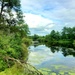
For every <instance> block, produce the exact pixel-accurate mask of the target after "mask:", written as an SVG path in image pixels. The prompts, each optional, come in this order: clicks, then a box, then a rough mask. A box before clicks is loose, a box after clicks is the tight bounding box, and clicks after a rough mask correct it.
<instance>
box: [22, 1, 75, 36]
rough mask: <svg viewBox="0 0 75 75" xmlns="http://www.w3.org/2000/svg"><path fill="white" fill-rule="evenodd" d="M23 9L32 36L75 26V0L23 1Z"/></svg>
mask: <svg viewBox="0 0 75 75" xmlns="http://www.w3.org/2000/svg"><path fill="white" fill-rule="evenodd" d="M21 8H22V11H23V13H24V15H25V17H24V20H25V22H26V23H27V24H28V26H29V29H30V32H31V35H34V34H38V35H47V34H49V33H50V32H51V31H52V30H55V31H59V32H60V31H61V30H62V29H63V27H65V26H66V27H74V26H75V0H21Z"/></svg>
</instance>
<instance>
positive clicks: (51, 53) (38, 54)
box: [28, 45, 75, 75]
mask: <svg viewBox="0 0 75 75" xmlns="http://www.w3.org/2000/svg"><path fill="white" fill-rule="evenodd" d="M29 52H30V53H29V59H28V63H30V64H32V65H33V66H35V67H36V68H37V69H41V70H42V71H44V72H45V71H49V73H48V74H46V75H50V73H53V72H54V73H56V74H55V75H75V57H74V56H75V50H74V49H72V48H64V47H50V48H48V47H46V46H45V45H39V46H37V47H34V46H30V47H29ZM51 75H52V74H51Z"/></svg>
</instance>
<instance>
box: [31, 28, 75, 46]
mask: <svg viewBox="0 0 75 75" xmlns="http://www.w3.org/2000/svg"><path fill="white" fill-rule="evenodd" d="M30 38H32V39H33V41H39V43H44V44H46V45H48V46H66V47H75V27H72V28H71V27H64V28H63V29H62V30H61V32H58V31H55V30H52V31H51V32H50V34H48V35H46V36H39V35H36V34H34V35H33V36H30Z"/></svg>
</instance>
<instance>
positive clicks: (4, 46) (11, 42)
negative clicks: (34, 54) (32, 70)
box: [0, 32, 31, 71]
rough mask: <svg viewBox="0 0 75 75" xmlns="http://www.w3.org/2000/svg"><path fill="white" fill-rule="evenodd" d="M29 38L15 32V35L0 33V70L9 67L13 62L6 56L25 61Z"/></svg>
mask: <svg viewBox="0 0 75 75" xmlns="http://www.w3.org/2000/svg"><path fill="white" fill-rule="evenodd" d="M30 41H31V40H29V39H27V38H21V37H20V35H19V34H18V33H17V34H15V35H13V34H10V35H8V36H7V35H5V34H3V33H2V32H1V33H0V57H1V58H0V61H1V62H0V71H2V70H5V69H6V68H8V67H11V66H12V65H13V64H14V61H13V60H9V58H8V57H10V58H14V59H17V60H20V61H22V62H26V61H27V59H28V50H27V46H29V45H30V44H31V43H30Z"/></svg>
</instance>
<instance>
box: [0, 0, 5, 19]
mask: <svg viewBox="0 0 75 75" xmlns="http://www.w3.org/2000/svg"><path fill="white" fill-rule="evenodd" d="M3 8H4V0H2V4H1V12H0V20H1V17H2V12H3Z"/></svg>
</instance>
